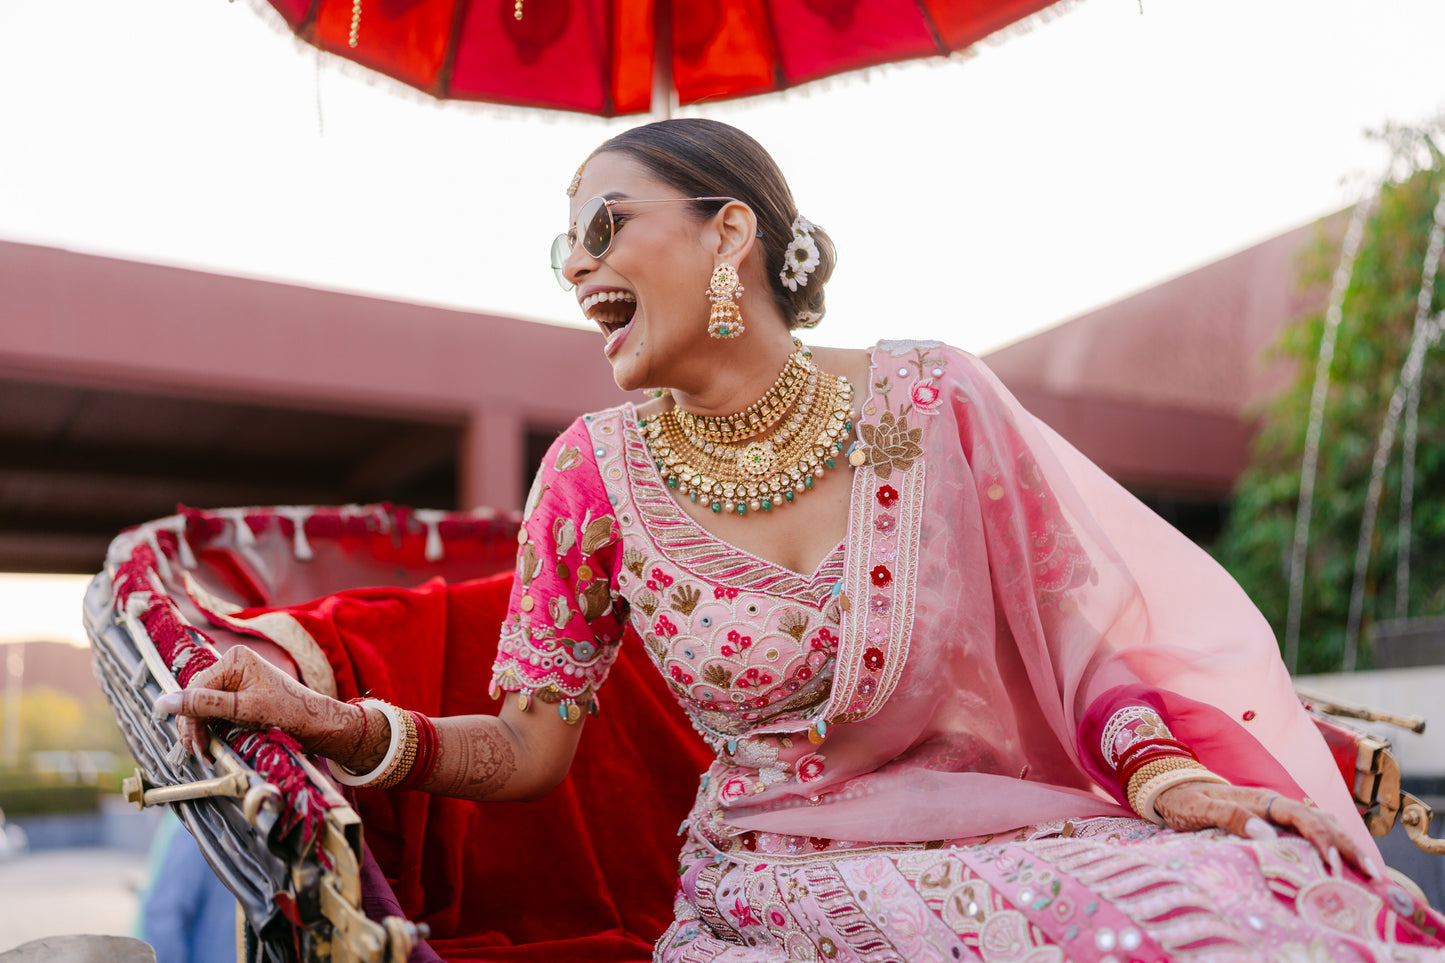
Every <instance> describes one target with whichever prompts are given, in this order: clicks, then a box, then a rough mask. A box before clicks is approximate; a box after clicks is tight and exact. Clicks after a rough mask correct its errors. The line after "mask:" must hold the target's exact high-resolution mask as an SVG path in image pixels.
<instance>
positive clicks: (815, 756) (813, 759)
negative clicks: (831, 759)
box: [794, 752, 823, 782]
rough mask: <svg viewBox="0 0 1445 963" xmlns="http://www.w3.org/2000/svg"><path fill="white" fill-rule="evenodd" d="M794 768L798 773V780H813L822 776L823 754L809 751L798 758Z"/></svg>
mask: <svg viewBox="0 0 1445 963" xmlns="http://www.w3.org/2000/svg"><path fill="white" fill-rule="evenodd" d="M794 768H795V769H796V770H797V773H798V782H814V781H816V780H818V779H821V778H822V777H823V756H822V754H821V753H817V752H810V753H808V754H807V755H806V756H804V757H803V758H801V759H799V760H798V762H797V764H796V765H795V766H794Z"/></svg>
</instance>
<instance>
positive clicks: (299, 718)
mask: <svg viewBox="0 0 1445 963" xmlns="http://www.w3.org/2000/svg"><path fill="white" fill-rule="evenodd" d="M156 708H157V709H159V710H160V711H162V712H170V713H175V714H177V716H178V717H177V719H176V728H177V730H178V731H179V733H180V737H181V741H182V742H183V743H184V744H186V745H187V746H188V747H189V748H190V749H191V751H192V752H194V753H195V754H196V755H197V756H198V757H201V758H206V753H205V749H206V746H207V745H208V744H209V742H210V739H209V736H208V734H207V732H206V728H205V720H206V719H213V718H214V719H228V720H230V721H232V722H236V723H239V724H241V725H243V726H249V727H252V728H258V729H259V728H268V727H271V726H275V727H276V728H278V729H280V730H282V731H283V732H285V733H287V734H288V735H291V736H293V737H295V739H296V740H297V742H299V743H300V744H301V748H302V749H303V750H305V751H306V752H308V753H317V754H320V755H332V754H333V753H336V754H337V755H336V756H333V758H338V761H340V762H342V763H343V764H346V763H352V762H355V761H356V760H354V759H347V758H344V757H345V756H346V755H350V754H351V753H347V752H345V751H344V750H345V749H346V747H347V746H349V745H350V744H351V743H353V742H355V741H356V740H357V739H358V738H359V736H360V733H361V725H362V712H361V711H360V708H359V707H358V706H352V705H348V704H346V703H344V702H338V701H337V700H335V699H330V698H327V697H326V696H324V695H321V694H320V693H319V692H315V691H313V690H311V689H308V688H307V687H306V686H304V685H302V684H301V683H300V682H297V681H296V680H294V679H292V678H290V677H289V676H288V675H286V674H285V673H284V672H282V671H281V670H279V669H277V668H276V667H275V666H273V665H271V663H269V662H267V661H266V660H265V659H263V658H261V657H260V656H259V655H257V654H256V653H254V652H252V651H251V650H250V649H247V648H245V647H244V646H236V647H234V648H232V649H229V650H227V651H226V653H225V654H224V655H222V656H221V658H220V659H219V660H218V661H217V662H216V663H215V664H214V665H211V666H209V667H208V668H206V669H203V670H202V671H200V672H197V673H196V675H195V676H194V677H193V678H192V679H191V682H190V685H189V686H187V687H186V688H185V689H182V690H181V691H180V692H172V693H169V694H167V695H164V696H162V697H161V698H160V699H158V700H156ZM384 728H385V723H384V721H383V722H382V724H381V725H379V726H378V727H377V729H378V732H381V731H382V730H384ZM367 735H368V737H369V736H370V735H371V731H370V728H369V727H368V731H367ZM367 741H368V742H371V740H370V739H369V738H368V740H367ZM369 748H370V747H369V746H368V747H362V753H361V754H365V753H366V750H367V749H369ZM384 750H385V744H383V752H384ZM376 758H377V759H380V758H381V753H377V754H376Z"/></svg>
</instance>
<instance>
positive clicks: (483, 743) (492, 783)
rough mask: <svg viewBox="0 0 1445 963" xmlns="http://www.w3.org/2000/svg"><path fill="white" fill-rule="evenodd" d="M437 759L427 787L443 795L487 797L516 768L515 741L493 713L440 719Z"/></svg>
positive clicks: (510, 775) (500, 787)
mask: <svg viewBox="0 0 1445 963" xmlns="http://www.w3.org/2000/svg"><path fill="white" fill-rule="evenodd" d="M435 722H436V728H437V743H438V744H437V763H436V768H435V769H434V770H433V772H432V777H431V780H430V782H429V784H428V785H427V786H425V787H424V788H426V789H428V790H429V791H431V792H435V793H440V794H442V795H444V796H459V797H462V798H465V799H485V798H487V797H488V796H492V795H494V794H496V793H497V792H498V791H499V790H501V789H502V788H503V787H504V786H506V785H507V783H508V782H509V781H510V780H511V778H512V776H513V774H514V773H516V771H517V755H516V751H515V749H514V748H513V746H512V741H511V739H509V738H508V737H507V734H506V733H505V732H503V731H502V723H501V722H500V720H498V719H496V718H493V717H478V716H469V717H460V718H453V719H437V720H435Z"/></svg>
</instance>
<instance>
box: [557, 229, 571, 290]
mask: <svg viewBox="0 0 1445 963" xmlns="http://www.w3.org/2000/svg"><path fill="white" fill-rule="evenodd" d="M571 254H572V242H571V241H569V240H568V239H567V235H566V234H558V235H557V238H556V240H554V241H553V242H552V274H553V275H554V276H555V277H556V278H557V283H558V284H559V285H561V286H562V290H563V291H570V290H572V282H571V281H569V280H567V274H566V268H567V258H568V257H570V256H571Z"/></svg>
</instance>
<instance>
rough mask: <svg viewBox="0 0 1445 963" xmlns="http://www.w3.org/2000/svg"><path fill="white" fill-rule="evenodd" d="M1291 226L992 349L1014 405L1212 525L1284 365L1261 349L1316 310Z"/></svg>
mask: <svg viewBox="0 0 1445 963" xmlns="http://www.w3.org/2000/svg"><path fill="white" fill-rule="evenodd" d="M1344 220H1345V219H1344V218H1343V217H1341V216H1338V215H1337V216H1334V217H1331V218H1327V219H1325V220H1324V221H1321V222H1318V223H1316V224H1309V225H1306V226H1304V227H1300V228H1296V229H1295V230H1293V231H1289V232H1288V233H1285V234H1281V235H1279V236H1278V237H1274V238H1271V239H1270V240H1268V241H1265V242H1264V243H1262V244H1258V245H1255V246H1254V247H1251V248H1248V249H1246V250H1244V251H1240V252H1239V253H1237V254H1234V255H1232V256H1230V257H1226V258H1224V259H1222V260H1219V261H1215V262H1214V263H1212V264H1208V265H1206V266H1204V267H1202V268H1199V269H1198V270H1195V271H1191V272H1189V273H1188V274H1184V275H1181V276H1179V277H1176V278H1174V279H1172V280H1169V281H1166V282H1164V283H1163V284H1160V285H1158V286H1157V287H1153V288H1150V289H1148V290H1145V291H1141V292H1139V293H1138V294H1135V295H1132V296H1130V297H1127V298H1124V299H1123V300H1120V301H1116V302H1114V303H1113V304H1109V305H1107V306H1105V307H1102V308H1098V309H1096V310H1094V311H1090V312H1088V313H1087V314H1083V315H1080V316H1079V317H1077V318H1074V319H1072V320H1070V321H1067V322H1065V323H1063V324H1060V325H1058V326H1057V327H1054V328H1051V329H1049V330H1047V331H1045V332H1042V333H1041V334H1037V335H1035V336H1033V337H1031V338H1028V339H1026V340H1024V341H1020V342H1018V343H1017V344H1013V345H1010V346H1009V347H1006V348H1003V349H1001V350H999V351H995V352H993V353H991V354H989V355H987V356H986V360H987V361H988V363H989V365H990V366H991V367H992V368H993V370H994V371H995V372H997V373H998V376H999V377H1000V378H1001V379H1002V380H1003V382H1004V383H1005V384H1007V385H1008V386H1009V388H1010V390H1012V391H1013V392H1014V394H1016V395H1017V396H1018V398H1019V400H1020V401H1021V402H1023V404H1024V405H1025V406H1026V407H1028V408H1029V409H1030V410H1031V411H1033V412H1034V413H1035V414H1036V415H1038V416H1039V417H1040V418H1042V419H1044V420H1045V421H1047V422H1048V423H1049V424H1050V425H1052V426H1053V427H1054V428H1055V429H1057V430H1058V431H1059V433H1060V434H1062V435H1063V436H1064V437H1065V438H1067V439H1069V441H1070V442H1072V443H1073V444H1074V445H1075V446H1076V447H1077V448H1079V450H1080V451H1082V452H1083V453H1084V454H1086V455H1088V456H1089V457H1090V458H1091V459H1093V460H1094V461H1095V462H1097V463H1098V464H1099V465H1100V466H1101V467H1102V468H1103V469H1104V470H1105V471H1107V472H1108V473H1109V474H1110V475H1111V476H1113V477H1114V478H1115V479H1117V480H1118V481H1119V482H1121V483H1122V484H1123V485H1124V486H1125V487H1127V488H1129V489H1130V490H1131V491H1133V492H1134V493H1135V494H1136V495H1139V496H1140V497H1141V498H1142V499H1143V500H1144V501H1146V502H1148V503H1149V504H1150V505H1152V506H1153V507H1154V509H1155V510H1156V511H1158V512H1159V513H1160V514H1161V515H1163V516H1164V517H1165V518H1167V519H1169V520H1170V521H1171V522H1173V523H1174V524H1176V525H1177V526H1178V527H1180V528H1181V529H1183V530H1184V531H1185V533H1186V534H1188V535H1190V536H1191V537H1193V538H1195V539H1196V540H1199V541H1205V542H1207V541H1209V540H1210V539H1212V537H1213V535H1214V534H1216V533H1217V532H1218V530H1219V528H1220V526H1221V524H1222V522H1223V520H1224V513H1225V512H1226V511H1227V508H1228V503H1229V499H1230V493H1231V489H1232V488H1233V485H1234V482H1235V480H1236V479H1237V478H1238V477H1239V475H1240V473H1241V472H1243V470H1244V468H1245V466H1246V465H1247V464H1248V462H1249V447H1250V442H1251V440H1252V438H1253V437H1254V432H1255V425H1256V418H1257V415H1258V412H1259V410H1260V407H1261V404H1262V403H1263V402H1264V401H1265V400H1266V399H1267V398H1269V397H1270V396H1271V395H1273V394H1274V393H1276V392H1277V391H1279V390H1280V389H1281V388H1282V387H1283V386H1284V385H1285V384H1286V382H1287V381H1288V379H1289V378H1290V377H1292V371H1291V370H1290V369H1289V368H1288V367H1287V366H1286V365H1283V364H1281V363H1279V362H1274V363H1270V362H1269V361H1268V360H1267V359H1266V355H1267V351H1266V349H1267V348H1268V347H1269V346H1270V345H1272V344H1273V343H1274V342H1275V341H1276V340H1277V338H1278V337H1279V334H1280V332H1281V330H1282V329H1283V328H1284V327H1285V326H1286V325H1287V324H1288V323H1289V322H1291V321H1294V320H1296V319H1299V318H1302V317H1304V316H1306V315H1308V314H1310V313H1317V312H1320V311H1323V309H1324V307H1325V302H1326V301H1327V299H1328V295H1329V292H1328V290H1327V289H1326V288H1323V287H1312V288H1309V289H1305V288H1302V287H1301V285H1300V284H1299V281H1298V278H1299V275H1300V260H1301V257H1302V255H1304V253H1305V252H1306V250H1307V249H1308V248H1309V246H1310V245H1311V244H1312V243H1313V242H1315V241H1316V240H1317V239H1318V237H1319V235H1320V231H1322V230H1323V231H1325V232H1326V233H1327V234H1329V235H1330V236H1333V237H1336V238H1338V236H1339V235H1341V234H1343V232H1344V226H1345V225H1344Z"/></svg>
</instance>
